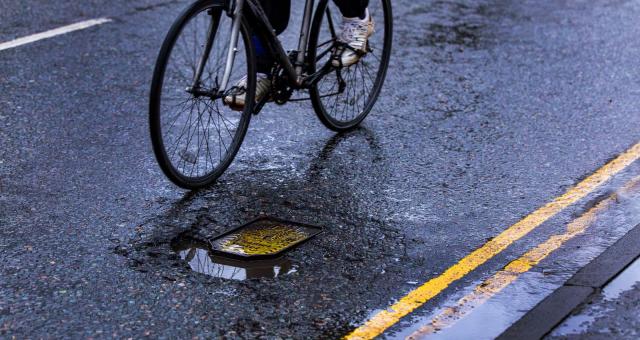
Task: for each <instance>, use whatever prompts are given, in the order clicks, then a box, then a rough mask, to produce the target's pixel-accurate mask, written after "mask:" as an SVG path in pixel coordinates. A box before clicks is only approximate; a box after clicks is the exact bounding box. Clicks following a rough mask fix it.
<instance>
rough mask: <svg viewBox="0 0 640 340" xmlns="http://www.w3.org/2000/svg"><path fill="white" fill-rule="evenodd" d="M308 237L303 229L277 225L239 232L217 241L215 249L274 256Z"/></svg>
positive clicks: (239, 253) (236, 253)
mask: <svg viewBox="0 0 640 340" xmlns="http://www.w3.org/2000/svg"><path fill="white" fill-rule="evenodd" d="M308 237H309V234H308V233H306V232H304V231H303V230H302V229H299V228H296V227H293V226H288V225H280V224H276V225H270V226H259V227H255V228H248V229H242V230H239V231H238V232H234V233H232V234H229V235H228V236H226V237H224V238H222V239H220V240H217V241H215V244H214V247H216V248H218V249H219V250H221V251H223V252H225V253H231V254H235V255H274V254H278V253H280V252H281V251H283V250H285V249H287V248H289V247H290V246H292V245H294V244H297V243H299V242H302V241H304V240H305V239H307V238H308Z"/></svg>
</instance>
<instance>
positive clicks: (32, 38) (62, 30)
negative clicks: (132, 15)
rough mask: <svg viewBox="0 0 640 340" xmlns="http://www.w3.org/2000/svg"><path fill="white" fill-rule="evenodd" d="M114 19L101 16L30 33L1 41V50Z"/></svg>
mask: <svg viewBox="0 0 640 340" xmlns="http://www.w3.org/2000/svg"><path fill="white" fill-rule="evenodd" d="M111 21H112V20H111V19H109V18H99V19H91V20H87V21H82V22H78V23H75V24H72V25H67V26H63V27H59V28H56V29H52V30H49V31H45V32H41V33H36V34H32V35H28V36H26V37H22V38H18V39H15V40H11V41H7V42H4V43H0V51H3V50H8V49H10V48H14V47H18V46H22V45H26V44H30V43H33V42H36V41H39V40H44V39H49V38H52V37H55V36H58V35H62V34H67V33H70V32H73V31H79V30H83V29H87V28H89V27H92V26H97V25H102V24H105V23H108V22H111Z"/></svg>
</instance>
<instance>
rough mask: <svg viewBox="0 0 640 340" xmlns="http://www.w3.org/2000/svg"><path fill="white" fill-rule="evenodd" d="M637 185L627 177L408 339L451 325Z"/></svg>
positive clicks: (638, 183)
mask: <svg viewBox="0 0 640 340" xmlns="http://www.w3.org/2000/svg"><path fill="white" fill-rule="evenodd" d="M639 185H640V177H636V178H634V179H633V180H631V181H629V182H628V183H627V184H625V185H624V187H623V188H622V189H620V190H618V192H616V193H614V194H613V195H611V196H609V197H608V198H606V199H604V200H602V201H600V202H599V203H598V204H596V205H595V206H594V207H593V208H591V209H589V211H587V212H586V213H585V214H583V215H582V216H580V217H579V218H577V219H575V220H574V221H573V222H571V223H569V224H568V225H567V230H566V232H565V233H563V234H560V235H554V236H551V237H550V238H549V239H547V240H546V241H545V242H543V243H541V244H539V245H538V246H537V247H535V248H533V249H531V250H530V251H528V252H527V253H526V254H524V255H523V256H522V257H520V258H518V259H516V260H514V261H512V262H511V263H509V264H508V265H507V266H506V267H504V268H503V269H502V270H500V271H499V272H497V273H496V274H495V275H494V276H492V277H491V278H489V279H487V280H485V281H484V282H482V283H480V284H479V285H477V286H476V287H475V288H474V290H473V291H472V292H471V293H469V294H468V295H466V296H464V297H463V298H461V299H460V300H458V302H457V303H456V305H455V306H453V307H448V308H446V309H445V310H444V311H442V312H441V313H440V314H438V315H437V316H436V317H434V318H433V319H432V320H431V322H430V323H429V324H427V325H425V326H423V327H421V328H420V329H419V330H417V331H415V332H414V333H413V334H411V335H410V336H409V337H408V338H407V339H420V338H423V337H425V336H427V335H429V334H433V333H435V332H437V331H439V330H441V329H444V328H447V327H451V326H452V325H453V324H455V323H456V322H457V321H458V320H460V319H462V318H463V317H464V316H466V315H468V314H469V313H471V312H472V311H473V310H475V308H477V307H479V306H480V305H482V304H483V303H485V302H486V301H487V300H489V299H490V298H491V297H493V296H495V295H496V294H497V293H499V292H500V291H502V290H503V289H504V288H506V287H507V286H508V285H510V284H511V283H512V282H513V281H515V280H516V279H518V278H519V277H520V276H522V275H523V274H524V273H526V272H528V271H529V270H531V268H533V267H534V266H536V265H538V264H539V263H540V261H542V260H544V259H545V258H547V256H549V255H550V254H551V253H553V252H554V251H556V250H557V249H558V248H560V247H561V246H562V245H563V244H565V243H566V242H567V241H569V240H571V239H573V238H575V237H576V236H578V235H581V234H583V233H584V232H585V231H586V230H587V228H588V227H589V226H591V225H592V224H593V222H594V221H595V220H596V219H597V216H598V215H599V214H600V213H602V212H603V211H605V210H608V209H609V208H610V207H611V206H612V205H613V204H614V203H617V202H619V199H618V198H619V197H621V196H624V195H627V194H630V193H632V192H635V191H637V189H638V186H639Z"/></svg>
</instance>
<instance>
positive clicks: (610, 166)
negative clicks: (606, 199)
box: [345, 143, 640, 339]
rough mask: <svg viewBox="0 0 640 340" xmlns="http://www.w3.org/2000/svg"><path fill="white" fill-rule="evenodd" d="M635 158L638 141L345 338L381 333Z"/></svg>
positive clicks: (366, 336) (590, 191) (593, 188)
mask: <svg viewBox="0 0 640 340" xmlns="http://www.w3.org/2000/svg"><path fill="white" fill-rule="evenodd" d="M638 158H640V143H638V144H635V145H634V146H633V147H631V148H630V149H629V150H627V151H625V152H624V153H622V154H621V155H620V156H618V157H617V158H615V159H614V160H612V161H610V162H609V163H607V164H606V165H604V166H603V167H602V168H600V169H598V170H597V171H596V172H594V173H593V174H592V175H590V176H589V177H587V178H586V179H584V180H583V181H582V182H580V183H578V184H577V185H576V186H574V187H572V188H571V189H569V190H568V191H567V192H566V193H564V194H563V195H562V196H560V197H557V198H556V199H554V200H553V201H551V202H549V203H547V204H546V205H544V206H543V207H541V208H540V209H538V210H536V211H534V212H533V213H531V214H530V215H528V216H527V217H525V218H523V219H522V220H520V221H519V222H518V223H516V224H514V225H512V226H511V227H509V228H508V229H507V230H505V231H503V232H502V233H501V234H499V235H498V236H496V237H495V238H494V239H492V240H491V241H489V242H487V243H486V244H484V245H483V246H482V247H480V248H478V249H476V250H475V251H473V252H472V253H470V254H469V255H467V256H465V257H464V258H462V259H461V260H460V261H458V263H456V264H455V265H453V266H451V267H450V268H449V269H447V270H446V271H445V272H444V273H442V274H440V275H439V276H437V277H434V278H432V279H431V280H429V281H427V282H425V283H424V284H423V285H422V286H420V287H418V288H416V289H414V290H412V291H411V292H409V293H408V294H407V295H405V296H404V297H402V298H401V299H400V300H398V302H396V303H394V304H393V305H391V306H390V307H388V308H387V309H386V310H383V311H381V312H379V313H377V314H376V315H374V316H373V317H372V318H371V319H369V320H368V321H367V322H366V323H364V324H363V325H362V326H360V327H358V328H357V329H355V330H354V331H353V332H351V333H350V334H348V335H347V336H345V339H373V338H374V337H376V336H378V335H380V334H382V333H383V332H384V331H385V330H386V329H387V328H389V327H391V326H393V325H394V324H395V323H397V322H398V321H399V320H400V319H401V318H402V317H404V316H406V315H407V314H409V313H411V312H412V311H414V310H415V309H416V308H418V307H420V306H422V305H423V304H425V303H426V302H427V301H429V300H431V299H432V298H433V297H435V296H436V295H438V294H439V293H440V292H442V291H443V290H444V289H446V288H447V287H449V285H451V283H453V282H455V281H457V280H459V279H461V278H463V277H464V276H466V275H467V274H468V273H469V272H471V271H472V270H474V269H476V268H478V266H480V265H482V264H483V263H485V262H487V261H488V260H489V259H491V258H493V257H494V256H496V255H497V254H499V253H500V252H502V251H503V250H504V249H506V248H507V247H508V246H509V245H511V244H512V243H513V242H515V241H517V240H519V239H520V238H522V237H523V236H525V235H527V234H528V233H529V232H531V231H532V230H534V229H535V228H537V227H538V226H540V225H541V224H542V223H544V222H546V221H547V220H549V219H550V218H552V217H553V216H555V215H557V214H558V213H560V212H561V211H562V210H564V209H566V208H567V207H569V206H570V205H572V204H574V203H575V202H577V201H579V200H581V199H582V198H584V197H585V196H587V195H588V194H590V193H592V192H593V191H594V190H596V189H597V188H598V187H600V186H601V185H602V184H603V183H605V182H606V181H608V180H609V179H611V178H612V177H613V176H614V175H616V174H617V173H619V172H620V171H622V170H623V169H624V168H626V167H627V166H629V165H630V164H631V163H633V162H634V161H636V160H637V159H638Z"/></svg>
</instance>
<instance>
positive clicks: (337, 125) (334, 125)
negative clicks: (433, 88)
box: [307, 0, 393, 132]
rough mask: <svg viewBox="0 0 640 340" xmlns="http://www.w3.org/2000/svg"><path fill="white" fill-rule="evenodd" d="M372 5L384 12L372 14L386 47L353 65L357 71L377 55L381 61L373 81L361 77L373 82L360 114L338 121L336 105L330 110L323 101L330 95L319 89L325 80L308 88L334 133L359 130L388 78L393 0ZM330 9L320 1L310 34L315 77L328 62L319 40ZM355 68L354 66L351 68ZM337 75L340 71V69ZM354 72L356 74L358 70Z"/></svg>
mask: <svg viewBox="0 0 640 340" xmlns="http://www.w3.org/2000/svg"><path fill="white" fill-rule="evenodd" d="M372 4H374V6H376V5H377V6H380V9H381V10H382V13H381V14H382V15H379V14H380V13H377V14H376V15H375V16H374V15H373V14H372V17H373V18H374V20H376V30H377V31H378V32H376V33H374V36H372V37H375V35H376V34H381V33H380V32H379V29H378V28H379V27H382V28H383V30H384V32H382V34H383V35H384V36H383V37H382V43H383V46H382V52H381V53H380V56H379V57H377V56H375V55H374V54H373V52H370V53H367V54H366V55H365V56H364V57H363V58H362V59H361V60H360V61H359V62H358V63H357V64H355V65H354V66H355V67H356V68H357V67H363V68H364V66H363V65H364V63H366V59H367V58H371V56H375V57H377V58H379V59H378V60H379V66H378V69H377V71H376V72H375V79H373V80H372V79H371V78H373V77H371V76H370V75H371V74H370V73H369V75H368V76H367V77H365V76H364V75H363V76H362V77H363V79H362V81H363V83H365V84H366V83H367V79H366V78H369V81H371V87H370V89H369V91H368V92H369V93H368V94H367V96H366V98H365V99H364V100H363V103H362V105H359V104H357V105H358V108H357V114H356V115H354V116H353V117H349V118H347V119H339V118H337V117H335V115H334V114H333V111H336V110H335V106H336V105H335V103H334V106H333V107H332V108H329V107H328V106H327V105H326V103H325V102H324V101H323V98H328V94H327V93H323V90H322V89H320V88H319V87H320V85H321V83H322V80H321V81H320V82H318V83H316V84H315V85H314V86H312V87H311V88H310V89H309V94H310V97H311V102H312V104H313V108H314V111H315V112H316V115H317V116H318V118H319V119H320V121H321V122H322V123H323V124H324V125H325V126H326V127H327V128H329V129H331V130H333V131H337V132H342V131H349V130H352V129H354V128H356V127H357V126H358V125H359V124H360V123H361V122H362V121H363V120H364V119H365V118H366V117H367V116H368V115H369V113H370V112H371V110H372V109H373V107H374V105H375V104H376V102H377V100H378V97H379V95H380V91H381V90H382V86H383V84H384V81H385V79H386V75H387V70H388V67H389V60H390V58H391V48H392V39H393V13H392V8H391V1H390V0H371V1H370V4H369V8H371V6H372ZM327 6H329V0H321V1H320V2H319V4H318V7H317V9H316V13H315V15H314V18H313V23H312V28H311V33H310V36H309V37H310V38H309V48H308V53H307V55H308V61H309V62H308V63H309V73H310V74H313V73H314V72H316V70H317V69H318V65H322V64H324V63H326V61H325V60H321V59H320V57H319V53H318V46H319V44H318V40H319V38H320V35H321V31H322V25H323V22H325V21H328V20H324V19H325V17H327ZM335 12H337V10H335V9H334V13H335ZM338 13H339V12H338ZM381 18H382V20H383V22H382V23H380V19H381ZM334 21H335V18H334ZM320 54H322V53H320ZM316 59H319V60H316ZM359 64H362V65H360V66H356V65H359ZM354 66H351V67H350V68H352V67H354ZM335 72H336V73H337V72H338V71H337V69H336V71H335ZM355 72H357V70H356V71H355ZM361 72H364V71H361ZM367 72H368V70H367ZM325 78H326V77H325ZM336 78H337V76H336ZM364 87H365V85H363V88H364ZM343 91H344V90H343ZM348 91H351V89H349V90H348ZM354 91H355V90H354ZM363 92H364V91H363ZM354 95H355V92H354ZM339 96H340V95H337V97H339ZM335 101H336V102H337V101H338V99H335ZM344 101H345V102H349V99H348V98H347V99H345V100H344ZM356 103H357V101H356ZM354 112H355V111H354ZM343 116H344V115H343Z"/></svg>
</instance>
